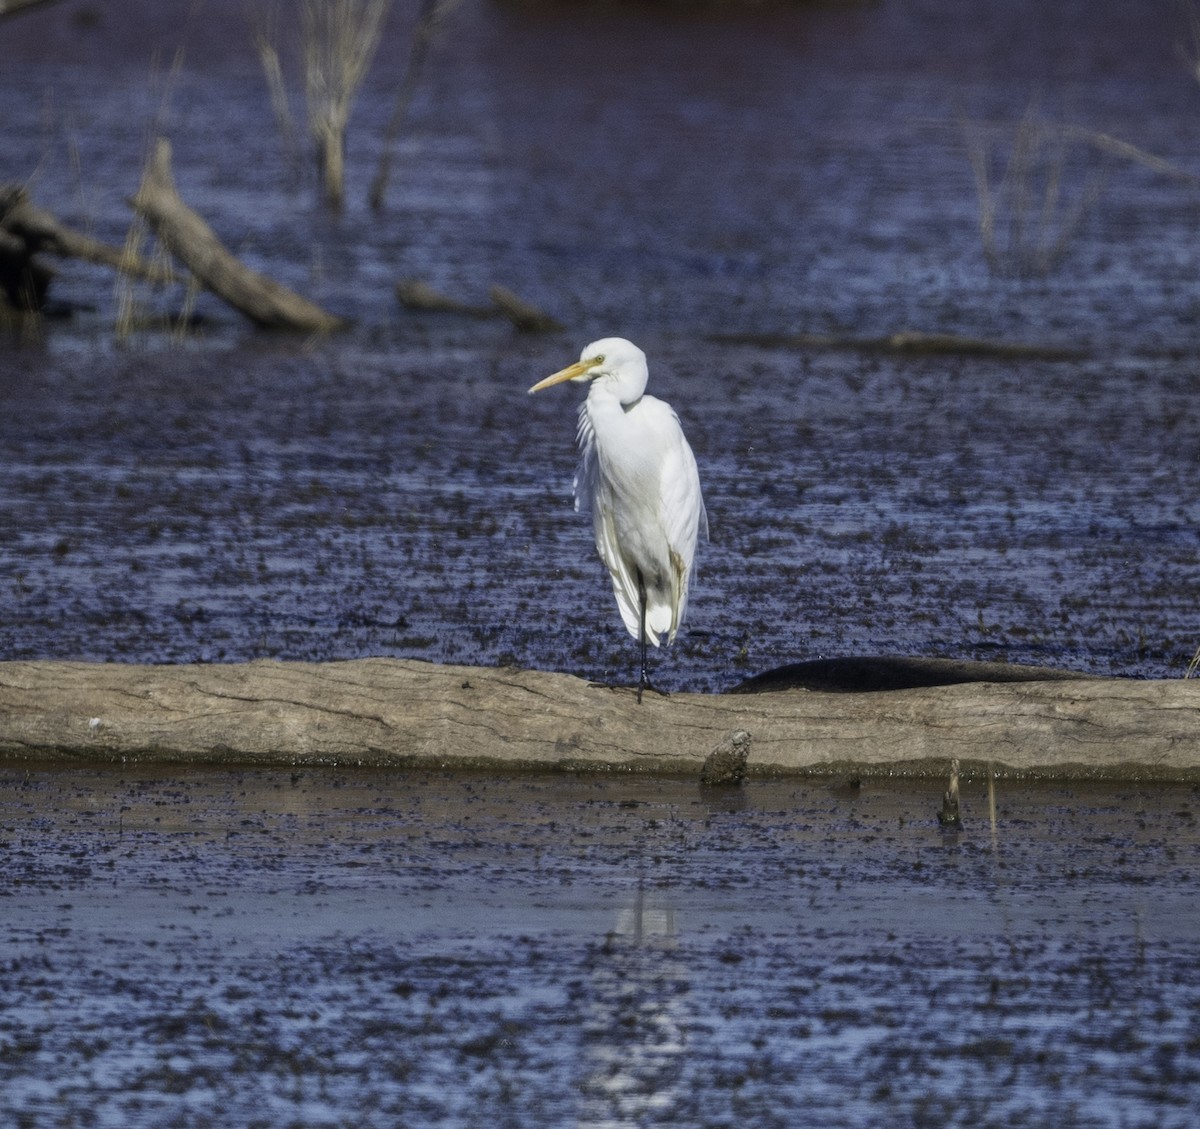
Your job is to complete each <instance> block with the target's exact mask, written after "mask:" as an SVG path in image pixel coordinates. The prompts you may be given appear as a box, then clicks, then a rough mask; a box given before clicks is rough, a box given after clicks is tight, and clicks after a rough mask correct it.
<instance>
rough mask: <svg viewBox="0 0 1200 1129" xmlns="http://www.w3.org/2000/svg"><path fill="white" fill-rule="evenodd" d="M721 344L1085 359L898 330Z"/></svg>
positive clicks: (749, 338)
mask: <svg viewBox="0 0 1200 1129" xmlns="http://www.w3.org/2000/svg"><path fill="white" fill-rule="evenodd" d="M711 339H712V340H713V341H716V342H719V343H720V344H723V345H757V346H759V347H761V348H764V349H837V350H843V349H844V350H853V351H858V352H863V353H892V354H897V355H915V356H941V355H950V356H965V357H998V358H1000V359H1002V360H1042V361H1069V360H1078V359H1079V358H1081V357H1085V356H1087V352H1086V350H1083V349H1078V348H1075V347H1072V346H1068V345H1049V344H1047V345H1042V344H1037V343H1032V344H1031V343H1027V342H1023V341H1000V340H995V339H993V338H988V337H968V336H964V335H963V334H959V333H925V332H923V331H921V330H900V331H898V332H896V333H889V334H886V335H885V336H883V337H838V336H834V335H831V334H825V333H714V334H713V335H712V338H711Z"/></svg>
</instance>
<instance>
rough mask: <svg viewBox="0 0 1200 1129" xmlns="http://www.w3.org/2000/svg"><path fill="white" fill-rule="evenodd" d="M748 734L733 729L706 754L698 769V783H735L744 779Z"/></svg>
mask: <svg viewBox="0 0 1200 1129" xmlns="http://www.w3.org/2000/svg"><path fill="white" fill-rule="evenodd" d="M751 740H752V739H751V737H750V734H749V733H748V732H747V731H746V730H745V729H735V730H733V731H732V732H731V733H729V734H728V736H726V738H725V739H724V740H723V741H722V742H721V743H720V744H719V745H718V746H717V747H716V748H715V749H713V751H712V752H711V753H709V754H708V757H707V759H706V760H705V762H704V765H703V767H702V768H701V769H700V783H701V784H710V785H717V786H720V785H730V784H733V785H737V784H741V782H742V781H743V780H745V779H746V762H747V761H748V760H749V758H750V743H751Z"/></svg>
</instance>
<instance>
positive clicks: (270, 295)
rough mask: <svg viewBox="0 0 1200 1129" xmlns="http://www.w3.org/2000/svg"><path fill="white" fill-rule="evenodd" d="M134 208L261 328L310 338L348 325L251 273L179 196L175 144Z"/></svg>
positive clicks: (165, 145)
mask: <svg viewBox="0 0 1200 1129" xmlns="http://www.w3.org/2000/svg"><path fill="white" fill-rule="evenodd" d="M132 204H133V207H134V208H135V209H136V210H137V212H138V213H139V214H140V215H141V216H143V217H144V218H145V220H146V222H147V223H148V224H150V226H151V227H152V228H153V229H154V232H155V234H156V235H157V236H158V238H159V239H160V240H162V242H163V243H164V244H165V245H166V247H167V249H168V250H169V251H170V252H171V254H172V255H174V256H175V257H176V258H177V259H179V260H180V261H181V262H182V263H184V264H185V265H186V266H187V268H188V270H190V271H191V272H192V274H193V275H194V276H195V277H196V279H197V280H198V281H199V282H200V284H201V285H202V286H204V287H205V288H206V289H208V290H211V291H212V292H213V293H214V294H216V295H217V296H218V297H219V298H221V299H222V300H224V301H225V302H227V303H228V304H229V305H231V306H232V307H233V308H234V309H236V310H238V311H239V312H240V313H243V314H245V316H246V317H248V318H249V319H250V320H251V321H252V322H253V323H254V324H255V325H257V326H259V327H261V328H263V329H288V330H298V331H300V332H304V333H329V332H332V331H334V330H336V329H340V328H342V326H343V325H344V323H343V321H342V320H341V319H340V318H337V317H334V316H333V315H332V314H329V313H326V312H325V311H324V310H323V309H321V307H320V306H317V305H315V304H314V303H312V302H310V301H308V299H307V298H302V297H301V296H300V295H299V294H296V293H295V292H293V291H291V290H289V289H287V287H285V286H281V285H280V284H279V283H277V282H275V281H274V280H272V279H269V278H266V277H265V276H264V275H261V274H259V273H257V272H256V271H253V270H251V269H250V268H249V267H247V266H245V265H244V264H243V263H241V262H240V261H239V260H238V259H237V257H236V256H234V255H233V254H232V253H231V252H230V251H228V250H227V249H226V248H225V246H224V245H223V244H222V243H221V241H220V240H219V239H218V238H217V236H216V235H215V234H214V232H213V230H212V228H211V227H209V226H208V224H207V223H206V222H205V221H204V220H203V219H202V218H201V217H200V216H199V215H198V214H197V213H196V212H194V211H193V210H192V209H191V208H189V207H188V206H187V204H185V203H184V202H183V200H182V199H181V198H180V196H179V193H178V192H177V191H176V189H175V181H174V178H173V177H172V175H171V145H170V142H168V141H166V140H163V139H160V140H159V142H158V144H157V146H156V147H155V150H154V155H153V157H152V158H151V160H150V161H149V163H148V164H147V166H146V169H145V172H144V174H143V176H142V183H141V184H140V185H139V187H138V190H137V194H136V195H135V196H134V197H133V200H132Z"/></svg>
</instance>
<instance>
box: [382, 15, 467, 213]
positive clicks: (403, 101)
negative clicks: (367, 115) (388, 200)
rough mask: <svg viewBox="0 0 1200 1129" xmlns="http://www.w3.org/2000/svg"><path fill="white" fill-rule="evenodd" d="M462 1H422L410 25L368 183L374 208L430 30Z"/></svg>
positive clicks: (426, 50) (384, 183) (425, 54)
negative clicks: (400, 74) (401, 70)
mask: <svg viewBox="0 0 1200 1129" xmlns="http://www.w3.org/2000/svg"><path fill="white" fill-rule="evenodd" d="M461 2H462V0H422V3H421V11H420V14H419V15H418V16H417V22H416V24H415V26H414V27H413V33H412V43H411V45H410V46H409V51H408V63H407V65H406V66H405V68H404V77H403V78H402V79H401V80H400V86H399V88H398V90H397V92H396V104H395V106H394V107H393V108H392V116H391V117H390V118H389V119H388V124H387V129H386V130H385V131H384V135H383V146H382V152H381V153H380V157H379V167H378V169H377V170H376V173H375V179H374V180H373V181H372V182H371V192H370V196H369V201H370V205H371V207H372V208H373V209H374V210H375V211H379V209H380V208H382V207H383V198H384V196H385V194H386V193H387V186H388V181H389V179H390V178H391V172H392V158H393V155H394V151H395V147H396V139H397V138H398V137H399V136H400V130H401V129H402V128H403V126H404V122H405V119H406V118H407V117H408V110H409V107H410V106H411V105H412V100H413V96H414V95H415V94H416V90H417V84H418V83H419V82H420V79H421V74H422V72H423V71H424V69H425V62H426V59H427V58H428V57H429V46H430V43H431V42H432V41H433V36H434V32H435V31H436V30H437V26H438V24H440V23H441V22H442V21H443V20H444V19H445V18H446V17H447V16H448V15H449V14H450V13H451V12H452V11H453V10H454V9H455V8H457V7H458V6H459V4H460V3H461Z"/></svg>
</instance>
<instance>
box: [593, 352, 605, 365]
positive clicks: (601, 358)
mask: <svg viewBox="0 0 1200 1129" xmlns="http://www.w3.org/2000/svg"><path fill="white" fill-rule="evenodd" d="M595 363H596V364H598V365H602V364H604V354H603V353H601V354H600V355H599V356H598V357H597V358H596V360H595Z"/></svg>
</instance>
